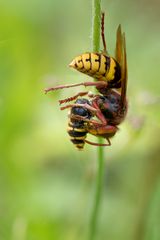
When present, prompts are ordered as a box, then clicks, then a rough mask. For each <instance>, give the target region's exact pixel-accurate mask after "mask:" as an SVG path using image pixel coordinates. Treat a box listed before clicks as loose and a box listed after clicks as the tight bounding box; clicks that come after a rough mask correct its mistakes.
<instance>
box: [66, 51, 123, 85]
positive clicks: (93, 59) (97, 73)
mask: <svg viewBox="0 0 160 240" xmlns="http://www.w3.org/2000/svg"><path fill="white" fill-rule="evenodd" d="M69 66H70V67H73V68H75V69H76V70H78V71H80V72H82V73H85V74H87V75H89V76H91V77H93V78H96V79H97V80H100V81H108V82H109V83H110V85H111V84H114V87H115V88H116V87H117V86H118V88H119V87H120V86H119V82H120V78H121V68H120V66H119V64H118V62H117V61H116V60H115V59H114V58H112V57H109V56H106V55H105V54H103V53H84V54H82V55H79V56H77V57H75V58H74V59H73V61H72V62H71V63H70V64H69ZM117 83H118V85H116V84H117ZM111 87H112V86H111Z"/></svg>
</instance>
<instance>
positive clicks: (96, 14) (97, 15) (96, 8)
mask: <svg viewBox="0 0 160 240" xmlns="http://www.w3.org/2000/svg"><path fill="white" fill-rule="evenodd" d="M92 18H93V20H92V21H93V25H92V44H93V51H94V52H99V50H100V49H99V46H100V31H101V30H100V29H101V0H92ZM102 142H103V140H102V139H101V138H99V143H102ZM97 160H98V162H97V164H98V170H97V176H96V189H95V197H94V205H93V211H92V215H91V223H90V232H89V240H94V239H95V237H96V229H97V222H98V214H99V207H100V201H101V195H102V182H103V169H104V167H103V164H104V151H103V147H98V159H97Z"/></svg>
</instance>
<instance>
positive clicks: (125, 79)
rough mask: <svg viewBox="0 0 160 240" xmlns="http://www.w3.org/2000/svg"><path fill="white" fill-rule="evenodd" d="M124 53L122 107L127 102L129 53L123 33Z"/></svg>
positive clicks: (122, 63)
mask: <svg viewBox="0 0 160 240" xmlns="http://www.w3.org/2000/svg"><path fill="white" fill-rule="evenodd" d="M122 45H123V55H122V60H121V74H122V76H121V107H122V108H123V107H124V104H125V102H126V91H127V78H128V73H127V54H126V39H125V34H124V33H123V35H122Z"/></svg>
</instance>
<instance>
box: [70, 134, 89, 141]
mask: <svg viewBox="0 0 160 240" xmlns="http://www.w3.org/2000/svg"><path fill="white" fill-rule="evenodd" d="M86 137H87V136H86V135H85V136H82V137H71V138H70V139H71V140H74V139H75V140H84V139H85V138H86Z"/></svg>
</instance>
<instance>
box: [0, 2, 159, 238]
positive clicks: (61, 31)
mask: <svg viewBox="0 0 160 240" xmlns="http://www.w3.org/2000/svg"><path fill="white" fill-rule="evenodd" d="M102 7H103V10H104V11H105V12H106V16H107V17H106V25H105V31H106V37H107V46H108V49H109V52H110V53H111V54H113V53H114V47H115V31H116V28H117V25H118V24H119V23H121V24H122V27H123V29H124V30H125V32H126V38H127V54H128V68H129V80H128V100H129V111H128V116H127V119H126V121H125V122H124V123H123V124H122V125H121V127H120V131H119V132H118V133H117V135H116V136H115V138H114V139H113V140H112V143H113V144H112V147H110V148H105V177H104V191H103V199H102V205H101V214H100V218H99V225H98V237H97V239H100V240H106V239H109V240H159V239H160V174H159V173H160V137H159V136H160V111H159V110H160V108H159V107H160V94H159V92H160V70H159V66H158V64H159V63H160V40H159V39H160V31H159V25H160V15H159V9H160V2H159V1H158V0H153V1H149V0H146V1H145V0H141V1H140V0H136V1H131V0H128V1H127V0H124V1H120V0H117V1H111V0H108V1H107V0H106V1H105V0H104V1H102ZM91 50H92V45H91V0H90V1H89V0H88V1H87V0H81V1H73V0H72V1H71V0H68V1H65V0H62V1H58V0H45V1H43V0H32V1H31V0H28V1H20V0H14V1H9V0H5V1H3V0H1V1H0V79H1V81H0V83H1V87H0V133H1V134H0V240H46V239H47V240H51V239H52V240H53V239H56V240H61V239H63V240H64V239H65V240H75V239H76V240H87V236H88V225H89V221H90V214H91V208H92V204H93V196H94V195H93V190H94V183H95V174H96V168H97V166H96V160H97V159H96V155H97V149H96V148H95V147H92V146H87V145H86V146H85V149H84V151H83V152H78V151H77V150H76V149H75V147H74V146H73V145H72V144H71V143H70V141H69V137H68V135H67V133H66V127H67V112H65V111H62V112H61V111H60V110H59V106H58V99H61V98H64V97H67V96H70V95H71V94H73V93H75V92H78V91H79V90H82V89H83V87H82V88H79V89H67V90H63V91H59V92H56V93H50V94H48V95H44V93H43V89H44V88H45V87H49V86H55V85H57V84H63V83H64V84H66V83H75V82H77V83H78V82H81V81H86V80H87V79H89V78H88V77H86V76H84V75H82V74H79V73H78V72H76V71H72V70H70V69H69V68H68V67H67V65H68V63H69V62H70V61H71V60H72V58H73V57H74V56H76V55H78V54H81V53H83V52H86V51H91ZM90 90H92V88H91V89H90ZM94 140H97V139H95V138H94Z"/></svg>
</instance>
